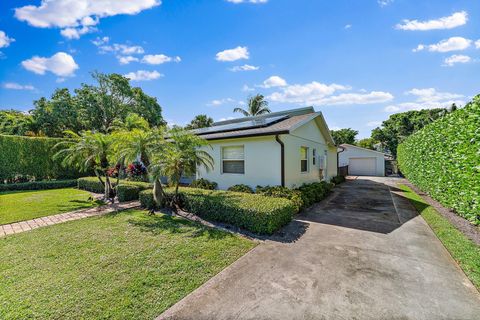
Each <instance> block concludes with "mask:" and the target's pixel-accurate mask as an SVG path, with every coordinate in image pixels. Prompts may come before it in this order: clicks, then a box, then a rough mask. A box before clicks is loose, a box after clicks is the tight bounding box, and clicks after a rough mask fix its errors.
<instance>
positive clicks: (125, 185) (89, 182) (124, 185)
mask: <svg viewBox="0 0 480 320" xmlns="http://www.w3.org/2000/svg"><path fill="white" fill-rule="evenodd" d="M116 182H117V179H115V178H114V179H112V184H113V186H114V187H115V186H116ZM78 188H79V189H82V190H87V191H90V192H93V193H103V192H104V187H103V185H102V184H101V183H100V181H98V178H97V177H85V178H80V179H78ZM151 188H153V185H152V184H151V183H148V182H139V181H128V180H120V185H119V186H118V188H117V196H118V201H120V202H125V201H131V200H137V199H138V194H139V193H140V191H142V190H146V189H151Z"/></svg>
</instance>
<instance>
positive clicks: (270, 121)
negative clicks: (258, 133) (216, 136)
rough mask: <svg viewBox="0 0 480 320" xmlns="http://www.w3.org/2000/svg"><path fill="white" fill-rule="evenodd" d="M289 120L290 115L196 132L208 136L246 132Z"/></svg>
mask: <svg viewBox="0 0 480 320" xmlns="http://www.w3.org/2000/svg"><path fill="white" fill-rule="evenodd" d="M286 118H288V115H283V116H276V117H271V118H259V119H253V120H246V121H243V122H237V123H229V124H224V125H218V126H213V127H208V128H201V129H197V130H195V133H196V134H200V135H202V134H208V133H217V132H227V131H234V130H246V129H253V128H261V127H268V126H270V125H272V124H274V123H276V122H279V121H281V120H284V119H286Z"/></svg>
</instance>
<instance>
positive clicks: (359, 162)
mask: <svg viewBox="0 0 480 320" xmlns="http://www.w3.org/2000/svg"><path fill="white" fill-rule="evenodd" d="M376 164H377V161H376V158H350V161H349V165H348V174H350V175H353V176H376V175H377V170H376V169H377V165H376Z"/></svg>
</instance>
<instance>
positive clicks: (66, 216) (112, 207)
mask: <svg viewBox="0 0 480 320" xmlns="http://www.w3.org/2000/svg"><path fill="white" fill-rule="evenodd" d="M138 206H140V203H139V202H138V201H130V202H123V203H114V204H108V205H103V206H99V207H94V208H88V209H82V210H77V211H71V212H65V213H61V214H56V215H53V216H47V217H41V218H36V219H32V220H27V221H21V222H15V223H10V224H4V225H0V238H1V237H5V236H8V235H10V234H15V233H21V232H25V231H30V230H33V229H37V228H41V227H46V226H50V225H54V224H59V223H63V222H67V221H72V220H79V219H83V218H87V217H93V216H99V215H103V214H107V213H110V212H114V211H122V210H127V209H131V208H135V207H138Z"/></svg>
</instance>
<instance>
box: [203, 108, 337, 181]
mask: <svg viewBox="0 0 480 320" xmlns="http://www.w3.org/2000/svg"><path fill="white" fill-rule="evenodd" d="M194 133H195V134H197V135H198V136H201V137H202V138H204V139H206V140H208V142H209V144H210V147H205V148H204V150H205V151H206V152H208V153H209V154H210V155H211V156H212V157H213V159H214V161H215V165H214V168H213V170H211V171H210V172H207V171H206V170H205V169H204V168H199V170H198V172H197V177H196V178H197V179H200V178H204V179H208V180H210V181H215V182H217V183H218V187H219V189H227V188H228V187H230V186H232V185H235V184H246V185H248V186H250V187H252V188H255V187H256V186H257V185H261V186H266V185H270V186H276V185H281V186H286V187H290V188H292V187H298V186H301V185H302V184H303V183H311V182H318V181H321V180H330V178H331V177H333V176H335V175H337V148H336V146H335V143H334V141H333V139H332V136H331V135H330V130H329V129H328V126H327V124H326V122H325V119H324V118H323V115H322V113H321V112H315V110H314V109H313V108H312V107H309V108H301V109H294V110H287V111H282V112H274V113H269V114H266V115H261V116H256V117H244V118H239V119H234V120H227V121H221V122H216V123H215V124H214V125H213V126H212V127H209V128H202V129H197V130H194Z"/></svg>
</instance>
